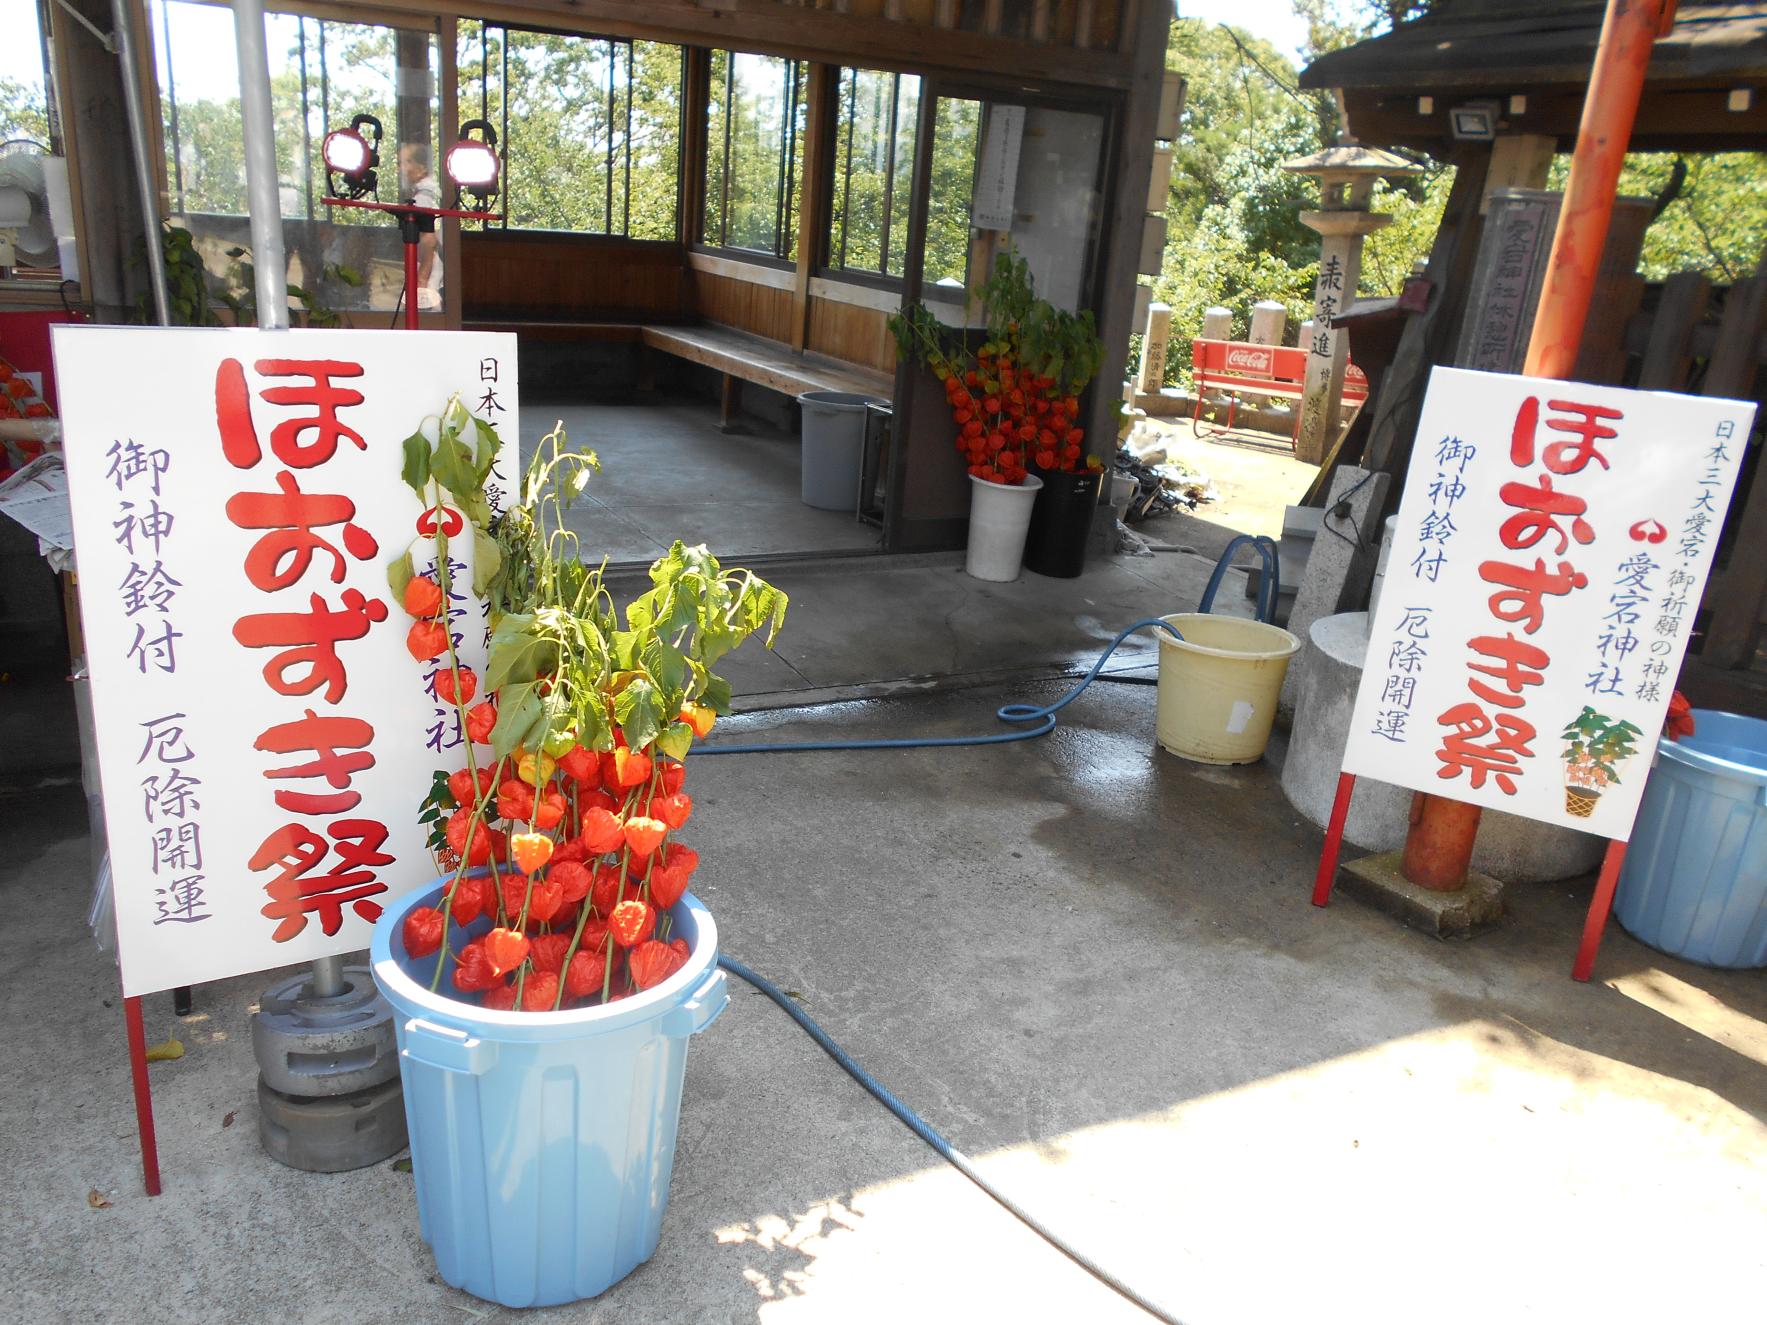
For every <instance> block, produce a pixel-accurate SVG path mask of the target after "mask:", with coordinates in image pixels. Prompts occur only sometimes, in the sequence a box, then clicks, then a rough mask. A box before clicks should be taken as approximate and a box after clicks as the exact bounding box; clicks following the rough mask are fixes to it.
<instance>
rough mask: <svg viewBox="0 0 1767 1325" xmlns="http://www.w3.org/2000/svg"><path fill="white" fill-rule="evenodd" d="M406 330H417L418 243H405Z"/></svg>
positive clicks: (408, 240)
mask: <svg viewBox="0 0 1767 1325" xmlns="http://www.w3.org/2000/svg"><path fill="white" fill-rule="evenodd" d="M405 328H406V330H408V331H416V330H417V243H416V241H415V240H411V239H407V240H406V241H405Z"/></svg>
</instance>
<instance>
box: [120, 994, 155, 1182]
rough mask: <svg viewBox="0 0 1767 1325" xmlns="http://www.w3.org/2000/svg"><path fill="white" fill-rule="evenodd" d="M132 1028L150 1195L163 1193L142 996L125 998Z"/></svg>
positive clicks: (143, 1162)
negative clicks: (148, 1067)
mask: <svg viewBox="0 0 1767 1325" xmlns="http://www.w3.org/2000/svg"><path fill="white" fill-rule="evenodd" d="M123 1021H124V1024H126V1025H127V1026H128V1028H129V1067H130V1070H131V1072H132V1074H133V1076H134V1078H135V1130H136V1131H137V1132H139V1133H140V1134H141V1179H142V1183H143V1185H144V1186H145V1187H146V1188H147V1194H148V1195H149V1196H158V1195H159V1194H160V1152H159V1143H158V1141H157V1140H156V1139H155V1138H154V1132H153V1091H152V1089H151V1088H150V1087H149V1086H148V1084H147V1032H146V1031H145V1030H144V1029H143V1028H142V1025H141V999H140V998H139V997H136V998H125V999H124V1000H123Z"/></svg>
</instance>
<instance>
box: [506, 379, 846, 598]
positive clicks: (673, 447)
mask: <svg viewBox="0 0 1767 1325" xmlns="http://www.w3.org/2000/svg"><path fill="white" fill-rule="evenodd" d="M555 423H562V424H563V425H564V429H565V433H566V435H567V436H568V437H569V438H570V441H571V444H572V446H573V447H574V448H575V449H577V450H589V451H594V452H595V453H596V454H597V455H598V456H599V457H600V459H601V473H600V474H599V475H598V476H596V477H595V478H594V479H592V480H591V481H590V484H589V490H588V492H587V493H586V494H585V496H584V498H583V500H582V501H580V502H579V503H578V504H577V505H576V506H574V507H573V509H572V511H571V516H570V521H569V524H570V527H571V528H572V529H574V530H575V531H576V532H577V535H578V537H580V538H581V539H582V546H583V555H584V556H585V558H587V559H591V560H593V559H599V558H600V557H603V556H605V557H607V559H608V560H609V561H610V562H613V563H616V564H617V563H620V562H642V563H644V564H646V565H648V564H649V563H650V562H651V561H653V560H655V559H656V557H658V556H659V555H661V554H662V553H664V552H666V551H668V549H669V545H670V543H672V542H673V541H674V540H675V539H677V538H679V539H681V540H682V541H683V542H685V543H689V544H693V543H705V544H707V545H708V546H709V547H710V548H711V549H712V551H713V552H714V553H715V554H716V555H717V556H719V557H721V558H722V557H745V556H746V557H753V556H763V555H777V554H780V553H788V552H795V553H807V552H869V551H875V550H876V549H877V547H878V546H879V541H880V535H879V532H878V530H877V529H876V528H874V527H873V526H871V525H868V524H861V523H860V522H859V521H857V520H855V519H854V518H853V517H852V516H851V515H843V514H840V513H839V512H835V511H820V510H817V509H815V508H814V507H810V506H806V505H804V503H803V502H802V501H801V500H800V499H799V491H798V483H799V475H800V469H799V454H800V449H801V447H800V442H799V439H798V437H797V436H796V435H795V434H793V433H790V432H786V431H784V430H782V429H779V428H775V427H772V426H770V425H769V424H768V423H766V422H764V421H763V420H761V419H759V418H755V417H753V416H747V415H745V416H744V426H745V427H747V428H748V429H749V431H747V432H744V433H737V434H732V435H728V436H726V435H725V434H723V433H721V432H719V431H718V411H717V408H716V407H715V406H712V405H707V404H703V403H701V402H699V401H695V400H688V399H685V398H683V399H678V400H671V399H668V398H664V397H661V396H658V397H655V398H652V399H648V400H645V401H644V402H643V403H640V404H634V405H600V404H598V405H584V404H576V403H548V402H544V401H542V402H539V403H535V404H533V405H531V406H530V407H528V408H525V409H524V410H523V411H522V427H521V456H522V462H523V463H524V464H526V463H527V461H528V459H529V458H530V457H531V456H532V455H533V453H534V449H535V447H536V446H537V445H538V444H539V441H540V439H541V437H543V436H544V435H545V434H546V433H548V432H549V431H551V429H552V427H553V426H554V424H555Z"/></svg>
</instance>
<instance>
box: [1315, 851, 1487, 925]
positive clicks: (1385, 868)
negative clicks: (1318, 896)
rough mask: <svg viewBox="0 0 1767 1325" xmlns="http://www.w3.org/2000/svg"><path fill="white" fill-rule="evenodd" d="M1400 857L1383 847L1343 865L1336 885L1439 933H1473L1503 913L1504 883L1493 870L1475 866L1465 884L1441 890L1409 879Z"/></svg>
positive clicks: (1362, 899)
mask: <svg viewBox="0 0 1767 1325" xmlns="http://www.w3.org/2000/svg"><path fill="white" fill-rule="evenodd" d="M1399 857H1400V853H1399V852H1397V851H1384V852H1382V853H1381V854H1380V855H1378V856H1364V857H1362V859H1361V860H1355V861H1351V862H1350V863H1349V864H1348V865H1343V866H1340V867H1339V869H1338V878H1337V891H1338V892H1340V893H1347V894H1349V895H1350V896H1351V897H1354V898H1355V899H1356V900H1357V901H1359V902H1366V903H1367V904H1368V905H1370V906H1372V907H1374V908H1375V909H1377V910H1380V911H1385V912H1386V913H1387V914H1388V915H1393V916H1397V917H1398V918H1399V919H1401V920H1403V921H1404V922H1405V923H1406V924H1407V925H1409V926H1410V927H1411V928H1412V929H1421V930H1422V931H1423V932H1424V933H1426V934H1433V935H1435V936H1436V937H1437V938H1439V939H1465V938H1471V937H1472V936H1473V935H1474V934H1477V933H1478V932H1479V931H1480V930H1484V929H1490V928H1491V927H1492V926H1493V925H1495V924H1496V923H1497V922H1498V921H1499V920H1501V919H1503V885H1502V884H1501V883H1499V882H1497V880H1496V879H1493V878H1492V877H1491V876H1490V875H1489V874H1480V873H1479V872H1478V871H1477V870H1473V871H1472V872H1470V873H1469V874H1468V875H1467V876H1466V885H1465V886H1464V887H1462V888H1460V889H1458V890H1457V891H1455V892H1451V893H1439V892H1435V891H1433V890H1432V889H1429V888H1419V887H1418V886H1417V885H1416V884H1415V883H1411V882H1409V881H1408V880H1407V879H1406V878H1405V876H1404V875H1402V874H1401V873H1399Z"/></svg>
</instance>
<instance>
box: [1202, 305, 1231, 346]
mask: <svg viewBox="0 0 1767 1325" xmlns="http://www.w3.org/2000/svg"><path fill="white" fill-rule="evenodd" d="M1202 337H1203V339H1204V340H1232V339H1233V310H1232V309H1231V308H1223V307H1221V305H1220V304H1216V305H1215V306H1214V307H1213V308H1205V309H1203V331H1202Z"/></svg>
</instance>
